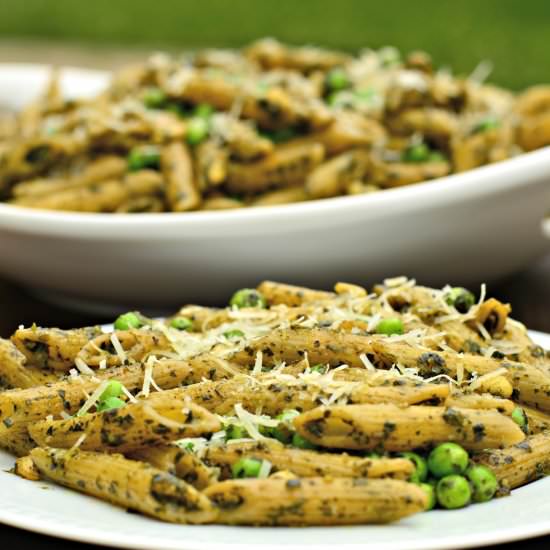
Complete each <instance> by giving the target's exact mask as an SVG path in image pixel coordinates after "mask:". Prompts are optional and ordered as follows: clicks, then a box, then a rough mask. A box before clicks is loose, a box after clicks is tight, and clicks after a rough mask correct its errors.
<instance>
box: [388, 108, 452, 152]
mask: <svg viewBox="0 0 550 550" xmlns="http://www.w3.org/2000/svg"><path fill="white" fill-rule="evenodd" d="M388 123H389V126H390V128H391V129H392V130H393V131H394V132H396V133H399V134H405V135H410V134H414V133H419V134H422V135H424V136H427V137H429V138H432V139H439V140H440V141H441V142H442V143H443V144H445V143H448V141H449V139H450V138H451V136H453V135H454V134H455V133H456V132H457V131H458V119H457V116H456V115H455V114H454V113H452V112H449V111H447V110H445V109H440V108H434V107H427V108H424V109H407V110H406V111H403V112H402V113H399V114H398V116H397V117H394V118H393V119H390V120H389V121H388Z"/></svg>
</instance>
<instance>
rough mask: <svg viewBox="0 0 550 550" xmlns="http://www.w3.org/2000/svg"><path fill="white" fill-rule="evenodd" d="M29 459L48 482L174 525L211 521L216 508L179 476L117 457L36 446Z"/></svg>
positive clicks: (214, 517) (215, 515)
mask: <svg viewBox="0 0 550 550" xmlns="http://www.w3.org/2000/svg"><path fill="white" fill-rule="evenodd" d="M31 458H32V460H33V462H34V464H35V466H36V467H37V468H38V470H39V471H40V473H41V474H42V475H43V476H44V477H46V478H48V479H51V480H52V481H55V482H56V483H59V484H60V485H64V486H65V487H69V488H71V489H75V490H76V491H80V492H83V493H86V494H88V495H91V496H94V497H97V498H101V499H103V500H106V501H108V502H111V503H112V504H115V505H117V506H122V507H123V508H129V509H131V510H137V511H139V512H141V513H143V514H146V515H148V516H151V517H155V518H158V519H162V520H164V521H170V522H172V523H211V522H212V521H214V520H215V519H216V517H217V513H216V510H215V509H214V507H213V506H212V504H211V503H210V500H209V499H208V497H206V496H205V495H203V494H201V493H200V492H198V491H197V490H196V489H195V488H194V487H192V486H191V485H188V484H187V483H185V482H184V481H182V480H181V479H178V478H177V477H174V476H172V475H170V474H167V473H166V472H163V471H161V470H157V469H156V468H153V467H152V466H149V465H148V464H144V463H143V462H136V461H133V460H128V459H126V458H124V457H123V456H120V455H105V454H101V453H91V452H85V451H80V450H78V449H74V450H62V449H41V448H36V449H34V450H33V451H32V452H31Z"/></svg>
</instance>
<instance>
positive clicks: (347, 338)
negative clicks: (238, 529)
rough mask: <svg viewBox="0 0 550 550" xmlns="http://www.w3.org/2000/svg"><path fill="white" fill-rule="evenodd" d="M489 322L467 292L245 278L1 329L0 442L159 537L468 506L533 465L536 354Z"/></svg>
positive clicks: (543, 437)
mask: <svg viewBox="0 0 550 550" xmlns="http://www.w3.org/2000/svg"><path fill="white" fill-rule="evenodd" d="M509 313H510V306H509V305H508V304H503V303H501V302H499V301H498V300H495V299H494V298H487V297H486V296H485V288H484V287H482V290H481V293H480V296H479V298H478V299H476V298H475V297H474V295H473V294H472V293H471V292H469V291H468V290H466V289H464V288H460V287H455V288H452V287H449V286H446V287H445V288H443V289H431V288H427V287H422V286H418V285H416V284H415V282H414V281H412V280H408V279H407V278H405V277H399V278H395V279H388V280H386V281H384V283H383V284H381V285H377V286H375V287H374V288H373V290H372V292H371V293H368V292H367V291H366V289H364V288H363V287H359V286H356V285H351V284H345V283H338V284H337V285H336V286H335V289H334V292H325V291H317V290H312V289H307V288H303V287H295V286H290V285H285V284H280V283H274V282H270V281H265V282H263V283H262V284H260V285H259V286H258V288H257V289H243V290H241V291H239V292H238V293H236V294H235V295H234V296H233V298H232V300H231V302H230V305H229V307H227V308H209V307H202V306H196V305H190V306H184V307H183V308H181V309H180V311H178V313H177V314H175V315H174V316H172V317H169V318H167V319H165V320H162V321H161V320H152V319H149V318H147V317H145V316H143V315H141V314H140V313H138V312H129V313H127V314H125V315H122V316H120V317H119V318H117V319H116V321H115V323H114V326H113V327H112V328H109V329H108V330H106V331H104V330H101V329H99V328H96V327H88V328H85V329H74V330H68V331H63V330H59V329H50V328H39V327H36V326H33V327H29V328H24V327H20V328H19V329H18V330H17V331H16V332H15V333H14V334H13V335H12V337H11V339H10V340H1V341H0V369H1V374H2V381H3V383H4V384H5V385H6V386H9V387H12V388H14V389H8V390H6V391H4V392H2V393H0V405H1V407H0V419H1V420H2V424H1V430H0V445H1V446H2V448H3V449H7V450H9V451H10V452H11V453H13V454H15V455H17V456H18V457H19V458H18V459H17V461H16V466H15V471H16V473H18V474H19V475H21V476H23V477H25V478H27V479H34V480H37V479H41V478H45V479H50V480H53V481H55V482H56V483H59V484H61V485H65V486H67V487H69V488H72V489H74V490H77V491H80V492H83V493H86V494H89V495H91V496H95V497H98V498H101V499H104V500H107V501H109V502H111V503H113V504H116V505H118V506H122V507H124V508H129V509H132V510H136V511H140V512H142V513H144V514H146V515H149V516H152V517H155V518H157V519H161V520H164V521H169V522H173V523H191V524H205V523H222V524H229V525H234V524H237V525H267V526H281V525H286V526H294V525H343V524H344V525H345V524H369V523H386V522H390V521H396V520H398V519H400V518H402V517H406V516H409V515H411V514H414V513H419V512H422V511H424V510H429V509H431V508H433V507H434V506H439V507H441V508H444V509H457V508H462V507H464V506H467V505H469V504H476V503H482V502H486V501H488V500H491V499H492V498H493V497H496V496H504V495H507V494H508V493H509V492H510V490H512V489H514V488H516V487H519V486H521V485H524V484H526V483H529V482H532V481H534V480H535V479H538V478H539V477H541V476H543V475H544V474H545V473H546V472H547V470H548V456H549V454H548V453H549V452H550V440H549V439H548V432H547V430H548V426H549V422H550V420H549V418H550V417H549V416H548V411H549V410H550V405H549V404H548V403H547V401H548V392H547V391H546V389H547V388H550V377H549V375H548V353H547V352H546V351H545V350H544V349H543V348H542V347H540V346H538V345H536V344H535V343H534V342H533V341H532V340H531V339H530V338H529V336H528V335H527V332H526V330H525V327H523V325H521V324H520V323H518V322H517V321H514V320H513V319H511V318H510V317H509ZM266 494H269V498H267V499H266V498H265V495H266ZM511 498H514V496H513V495H512V497H511ZM476 505H477V504H476Z"/></svg>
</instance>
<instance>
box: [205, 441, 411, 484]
mask: <svg viewBox="0 0 550 550" xmlns="http://www.w3.org/2000/svg"><path fill="white" fill-rule="evenodd" d="M201 456H202V460H204V461H205V462H206V463H207V464H212V465H214V466H220V467H222V468H223V470H222V472H223V473H224V474H225V476H226V477H231V475H230V471H229V467H230V466H231V465H232V464H234V463H235V462H237V461H238V460H239V459H240V458H242V457H243V456H247V457H252V458H257V459H260V460H268V461H269V462H270V463H271V465H272V468H273V469H274V470H275V471H280V470H289V471H291V472H292V473H294V474H296V476H298V477H331V478H335V477H353V478H382V477H383V478H386V477H389V478H394V479H404V480H406V479H408V478H409V477H410V475H411V474H412V473H413V471H414V466H413V464H412V462H411V461H410V460H407V459H405V458H385V457H382V458H363V457H357V456H350V455H347V454H345V453H341V454H333V453H323V452H318V451H307V450H303V449H293V448H290V447H285V446H284V445H283V444H281V443H279V442H278V441H276V440H274V439H265V440H263V441H251V442H242V443H241V442H231V441H229V442H228V443H227V444H225V445H209V446H208V447H207V448H206V449H205V450H204V451H202V453H201Z"/></svg>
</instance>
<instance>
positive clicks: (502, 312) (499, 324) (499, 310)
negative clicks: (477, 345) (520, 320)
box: [471, 298, 512, 336]
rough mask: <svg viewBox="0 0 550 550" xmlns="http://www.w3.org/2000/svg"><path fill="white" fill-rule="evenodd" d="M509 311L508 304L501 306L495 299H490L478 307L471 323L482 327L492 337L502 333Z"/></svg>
mask: <svg viewBox="0 0 550 550" xmlns="http://www.w3.org/2000/svg"><path fill="white" fill-rule="evenodd" d="M510 311H512V308H511V307H510V304H503V303H502V302H499V301H498V300H496V299H495V298H490V299H489V300H486V301H485V302H483V303H482V304H481V305H480V306H479V308H478V309H477V311H476V313H475V318H474V319H473V320H472V321H471V322H472V323H474V324H475V323H479V324H480V325H483V327H484V328H485V330H487V332H488V333H489V334H491V335H492V336H494V335H497V334H501V333H502V332H503V330H504V327H505V326H506V320H507V318H508V314H509V313H510ZM474 326H475V325H474Z"/></svg>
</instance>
